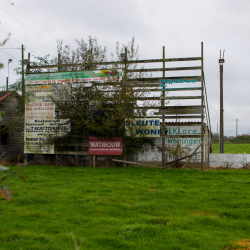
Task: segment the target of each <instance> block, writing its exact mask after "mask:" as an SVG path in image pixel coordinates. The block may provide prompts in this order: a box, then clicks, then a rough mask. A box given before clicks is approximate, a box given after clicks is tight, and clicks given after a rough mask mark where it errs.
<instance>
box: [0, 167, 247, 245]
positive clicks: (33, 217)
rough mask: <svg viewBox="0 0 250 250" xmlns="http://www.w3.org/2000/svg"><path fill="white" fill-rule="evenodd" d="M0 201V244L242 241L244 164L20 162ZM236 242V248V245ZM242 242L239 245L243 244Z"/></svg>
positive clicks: (244, 240) (244, 228)
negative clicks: (184, 166)
mask: <svg viewBox="0 0 250 250" xmlns="http://www.w3.org/2000/svg"><path fill="white" fill-rule="evenodd" d="M22 174H25V176H26V180H22V179H19V178H18V177H17V176H15V177H14V178H12V179H9V181H10V182H12V183H13V184H12V185H11V188H12V190H13V199H12V200H11V201H5V200H0V221H1V226H0V249H8V250H11V249H13V250H16V249H28V250H31V249H34V250H39V249H50V250H51V249H63V250H65V249H73V250H74V249H76V248H75V247H74V242H73V240H72V234H73V235H74V237H75V239H76V242H78V243H79V242H80V241H81V240H82V245H81V248H80V249H95V250H99V249H100V250H102V249H105V250H107V249H129V250H130V249H131V250H134V249H141V250H145V249H150V250H151V249H162V250H165V249H173V250H174V249H175V250H178V249H185V250H189V249H190V250H191V249H204V250H209V249H220V250H222V249H223V250H233V249H234V250H236V249H241V250H242V249H249V247H250V223H249V219H250V199H249V197H250V188H249V187H250V172H249V171H248V170H219V171H205V172H202V171H199V170H178V169H171V170H159V169H149V168H66V167H49V166H37V165H31V166H27V167H26V168H25V169H24V170H23V171H22ZM242 247H243V248H242ZM244 247H245V248H244Z"/></svg>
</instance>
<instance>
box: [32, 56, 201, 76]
mask: <svg viewBox="0 0 250 250" xmlns="http://www.w3.org/2000/svg"><path fill="white" fill-rule="evenodd" d="M163 60H164V61H165V62H181V61H200V60H202V58H201V57H184V58H166V59H150V60H131V61H126V63H128V64H131V63H132V64H133V63H134V64H138V63H157V62H163ZM110 64H114V65H116V64H125V62H124V61H109V62H98V63H92V66H98V65H110ZM88 66H89V63H75V64H60V67H61V68H68V67H72V68H74V67H76V68H77V67H88ZM57 67H58V64H53V65H43V66H29V67H27V70H32V69H50V68H57ZM35 74H37V73H35Z"/></svg>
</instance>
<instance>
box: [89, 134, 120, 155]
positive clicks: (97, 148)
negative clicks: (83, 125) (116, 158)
mask: <svg viewBox="0 0 250 250" xmlns="http://www.w3.org/2000/svg"><path fill="white" fill-rule="evenodd" d="M122 152H123V144H122V137H112V138H107V139H104V138H96V137H89V155H121V154H122Z"/></svg>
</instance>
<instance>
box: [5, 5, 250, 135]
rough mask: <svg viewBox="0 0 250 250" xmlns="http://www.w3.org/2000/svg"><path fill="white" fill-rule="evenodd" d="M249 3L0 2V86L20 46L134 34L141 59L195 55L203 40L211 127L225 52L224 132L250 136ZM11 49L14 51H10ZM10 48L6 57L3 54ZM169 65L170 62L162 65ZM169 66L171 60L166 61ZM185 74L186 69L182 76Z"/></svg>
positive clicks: (50, 50) (42, 49)
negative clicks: (220, 66) (2, 44)
mask: <svg viewBox="0 0 250 250" xmlns="http://www.w3.org/2000/svg"><path fill="white" fill-rule="evenodd" d="M249 13H250V1H249V0H237V1H236V0H209V1H201V0H154V1H152V0H151V1H150V0H119V1H117V0H106V1H103V0H91V1H89V0H88V1H86V0H71V1H66V0H60V1H59V0H43V1H30V0H0V22H1V24H0V41H3V40H4V39H5V38H6V34H7V33H9V32H10V33H11V37H10V39H9V41H8V42H7V43H6V44H5V45H4V46H3V47H1V48H0V49H2V50H0V62H2V63H4V64H5V67H4V69H2V70H0V86H3V85H5V83H6V77H7V76H8V59H10V58H12V59H13V62H12V63H10V64H9V74H10V81H9V82H10V84H12V83H13V82H14V81H15V79H16V76H15V73H14V68H15V67H17V66H18V61H19V60H20V59H21V51H20V49H16V48H20V47H21V44H24V46H25V47H26V50H25V58H27V54H28V52H30V53H31V55H36V56H44V55H46V54H51V55H56V54H57V53H56V45H57V43H56V40H58V39H61V40H63V41H64V44H68V45H70V46H71V47H72V48H74V47H75V44H76V43H75V39H81V38H83V39H84V40H86V41H87V40H88V36H92V37H96V38H97V39H98V42H99V45H101V46H107V49H108V55H109V54H110V52H114V51H115V45H116V42H117V41H119V42H120V43H121V44H127V43H128V41H131V38H132V37H133V36H134V37H135V41H136V44H138V45H139V54H140V59H154V58H162V46H165V48H166V58H175V57H196V56H200V54H201V50H200V47H201V42H203V43H204V72H205V79H206V87H207V92H208V103H209V112H210V118H211V125H212V132H214V133H216V132H217V124H218V123H219V117H220V116H219V111H220V106H219V94H220V92H219V91H220V90H219V63H218V59H219V55H220V49H221V50H224V49H225V64H224V119H225V126H224V131H225V135H227V136H229V135H232V136H235V134H236V119H238V121H239V123H238V125H239V126H238V134H247V133H250V126H249V125H250V117H249V116H250V105H249V101H250V86H249V83H248V77H249V75H248V71H249V68H250V67H249V66H250V61H249V58H250V51H249V50H248V48H249V44H250V43H249V42H250V35H249V34H248V33H249V30H250V15H249ZM8 48H11V49H8ZM6 53H7V54H6ZM167 66H168V65H167ZM171 66H172V65H171ZM179 74H183V75H185V72H182V73H179Z"/></svg>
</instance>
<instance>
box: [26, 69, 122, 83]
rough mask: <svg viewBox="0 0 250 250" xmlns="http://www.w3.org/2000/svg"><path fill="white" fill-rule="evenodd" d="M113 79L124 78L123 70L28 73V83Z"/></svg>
mask: <svg viewBox="0 0 250 250" xmlns="http://www.w3.org/2000/svg"><path fill="white" fill-rule="evenodd" d="M112 79H118V80H119V81H121V79H122V71H121V70H111V69H110V70H101V71H98V70H96V71H75V72H74V71H73V72H55V73H39V74H27V75H26V85H29V84H55V83H76V82H96V81H97V82H98V81H108V80H112Z"/></svg>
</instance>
